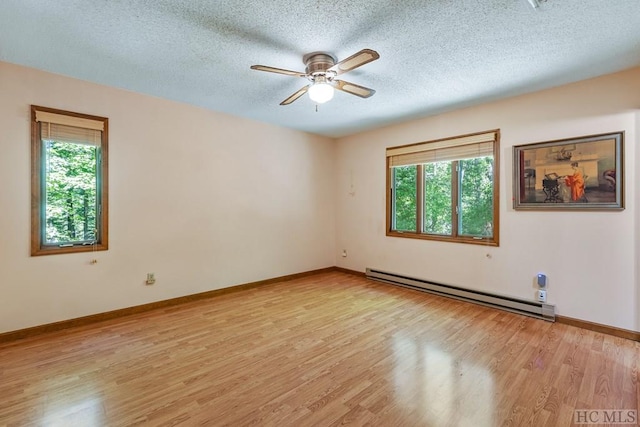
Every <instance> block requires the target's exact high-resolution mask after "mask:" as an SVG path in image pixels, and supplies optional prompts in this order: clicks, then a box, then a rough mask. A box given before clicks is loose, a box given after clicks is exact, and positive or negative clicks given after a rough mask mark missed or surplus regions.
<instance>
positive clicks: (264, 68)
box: [251, 65, 307, 77]
mask: <svg viewBox="0 0 640 427" xmlns="http://www.w3.org/2000/svg"><path fill="white" fill-rule="evenodd" d="M251 69H252V70H258V71H267V72H269V73H276V74H284V75H286V76H294V77H307V75H306V74H305V73H301V72H299V71H291V70H284V69H282V68H275V67H268V66H266V65H252V66H251Z"/></svg>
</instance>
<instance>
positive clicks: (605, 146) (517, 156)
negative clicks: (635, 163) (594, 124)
mask: <svg viewBox="0 0 640 427" xmlns="http://www.w3.org/2000/svg"><path fill="white" fill-rule="evenodd" d="M623 145H624V132H614V133H606V134H601V135H590V136H581V137H578V138H569V139H559V140H555V141H546V142H538V143H534V144H526V145H516V146H514V147H513V171H514V183H513V191H514V197H513V203H514V205H513V207H514V209H521V210H525V209H529V210H533V209H535V210H622V209H624V173H623V165H624V157H623Z"/></svg>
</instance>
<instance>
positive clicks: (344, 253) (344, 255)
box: [342, 249, 347, 258]
mask: <svg viewBox="0 0 640 427" xmlns="http://www.w3.org/2000/svg"><path fill="white" fill-rule="evenodd" d="M346 257H347V250H346V249H343V250H342V258H346Z"/></svg>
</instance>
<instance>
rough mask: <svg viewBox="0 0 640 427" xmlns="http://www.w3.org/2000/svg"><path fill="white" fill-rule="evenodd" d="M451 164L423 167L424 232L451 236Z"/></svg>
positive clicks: (444, 163)
mask: <svg viewBox="0 0 640 427" xmlns="http://www.w3.org/2000/svg"><path fill="white" fill-rule="evenodd" d="M451 218H452V212H451V162H435V163H427V164H425V165H424V232H425V233H429V234H444V235H451V230H452V227H451V221H452V219H451Z"/></svg>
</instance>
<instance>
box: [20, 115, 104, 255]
mask: <svg viewBox="0 0 640 427" xmlns="http://www.w3.org/2000/svg"><path fill="white" fill-rule="evenodd" d="M31 112H32V183H31V187H32V188H31V190H32V214H31V228H32V231H31V254H32V255H46V254H57V253H69V252H84V251H94V250H106V249H107V248H108V222H107V219H108V217H107V212H108V210H107V206H108V204H107V136H108V119H106V118H102V117H95V116H89V115H84V114H78V113H71V112H67V111H61V110H54V109H50V108H45V107H38V106H32V108H31Z"/></svg>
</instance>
